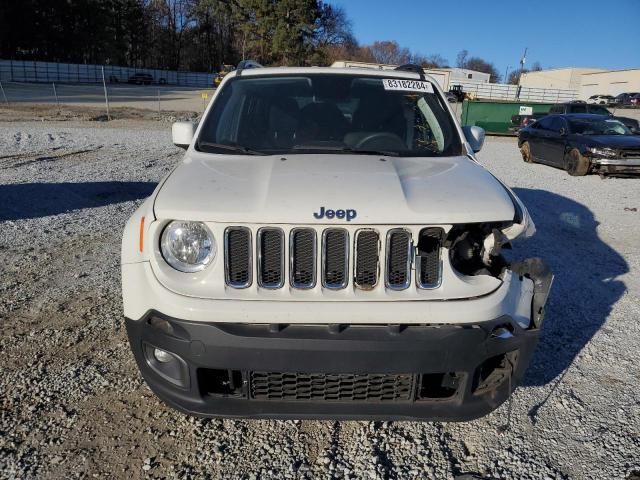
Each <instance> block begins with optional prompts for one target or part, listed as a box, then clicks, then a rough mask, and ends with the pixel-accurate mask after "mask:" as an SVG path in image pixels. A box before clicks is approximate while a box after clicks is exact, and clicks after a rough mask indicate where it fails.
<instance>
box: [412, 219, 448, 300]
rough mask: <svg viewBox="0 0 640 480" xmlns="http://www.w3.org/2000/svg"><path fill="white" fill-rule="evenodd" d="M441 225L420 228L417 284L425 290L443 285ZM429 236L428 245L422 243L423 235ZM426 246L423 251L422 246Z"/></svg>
mask: <svg viewBox="0 0 640 480" xmlns="http://www.w3.org/2000/svg"><path fill="white" fill-rule="evenodd" d="M443 234H444V230H443V229H442V228H440V227H428V228H423V229H422V230H420V234H419V238H418V247H419V248H418V249H416V250H417V251H416V286H417V287H418V288H420V289H423V290H433V289H436V288H440V286H441V285H442V268H443V265H442V235H443ZM423 236H424V237H427V238H428V240H429V241H428V242H427V245H421V242H422V237H423ZM422 246H424V247H426V250H425V251H421V250H420V247H422ZM425 254H426V255H425Z"/></svg>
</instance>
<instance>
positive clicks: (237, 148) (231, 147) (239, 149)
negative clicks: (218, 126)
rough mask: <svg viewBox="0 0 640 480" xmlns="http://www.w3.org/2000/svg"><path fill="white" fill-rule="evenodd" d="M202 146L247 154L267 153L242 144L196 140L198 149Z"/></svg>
mask: <svg viewBox="0 0 640 480" xmlns="http://www.w3.org/2000/svg"><path fill="white" fill-rule="evenodd" d="M202 147H204V148H215V149H219V150H228V151H232V152H240V153H245V154H247V155H268V154H266V153H264V152H258V151H257V150H251V149H250V148H247V147H243V146H242V145H228V144H225V143H214V142H203V141H198V150H201V149H202Z"/></svg>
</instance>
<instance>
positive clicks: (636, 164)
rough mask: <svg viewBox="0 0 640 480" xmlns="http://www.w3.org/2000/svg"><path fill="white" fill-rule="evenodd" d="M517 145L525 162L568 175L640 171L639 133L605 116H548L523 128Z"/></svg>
mask: <svg viewBox="0 0 640 480" xmlns="http://www.w3.org/2000/svg"><path fill="white" fill-rule="evenodd" d="M518 147H520V152H521V153H522V158H523V160H524V161H525V162H529V163H532V162H537V163H545V164H547V165H551V166H554V167H560V168H563V169H565V170H566V171H567V172H568V173H569V175H574V176H579V175H586V174H587V173H589V172H595V173H599V174H603V175H604V174H610V173H614V174H640V135H636V134H633V133H631V131H630V130H629V129H628V128H627V127H625V126H624V124H623V123H622V122H620V121H619V120H616V119H613V118H611V117H607V116H604V115H591V114H570V115H548V116H546V117H543V118H541V119H539V120H538V121H537V122H535V123H534V124H532V125H530V126H527V127H526V128H523V129H522V130H520V132H519V134H518Z"/></svg>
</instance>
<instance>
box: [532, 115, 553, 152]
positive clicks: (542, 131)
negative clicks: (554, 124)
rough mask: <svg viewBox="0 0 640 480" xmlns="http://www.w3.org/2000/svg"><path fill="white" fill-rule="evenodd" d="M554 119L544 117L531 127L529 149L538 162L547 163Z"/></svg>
mask: <svg viewBox="0 0 640 480" xmlns="http://www.w3.org/2000/svg"><path fill="white" fill-rule="evenodd" d="M552 120H553V117H542V118H541V119H540V120H538V121H537V122H536V123H534V124H533V125H532V126H531V130H530V132H531V136H530V137H529V140H528V141H529V148H530V150H531V155H532V156H533V158H534V159H535V160H536V161H539V162H543V163H546V160H545V158H546V156H547V153H546V149H547V145H546V142H547V136H548V135H549V132H550V130H549V129H550V128H551V121H552Z"/></svg>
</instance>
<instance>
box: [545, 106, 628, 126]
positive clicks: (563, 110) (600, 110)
mask: <svg viewBox="0 0 640 480" xmlns="http://www.w3.org/2000/svg"><path fill="white" fill-rule="evenodd" d="M549 113H557V114H569V113H592V114H594V115H607V116H609V117H611V118H613V119H615V120H618V121H620V122H622V123H624V124H625V126H626V127H627V128H628V129H629V130H631V132H632V133H640V126H639V125H638V120H636V119H635V118H629V117H620V116H618V115H614V114H613V113H611V112H610V111H609V110H607V109H606V108H604V107H603V106H602V105H590V104H585V103H584V102H566V103H558V104H556V105H554V106H553V107H551V108H550V109H549Z"/></svg>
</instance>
